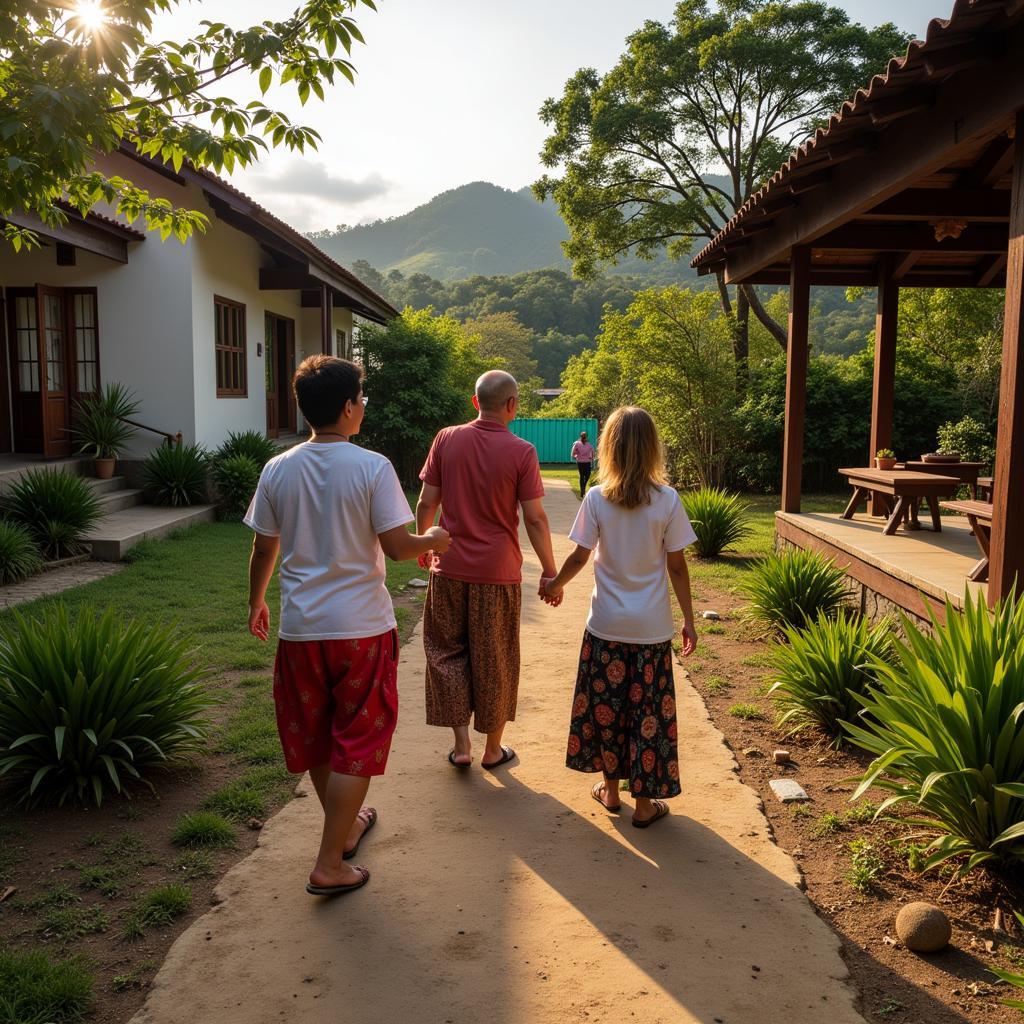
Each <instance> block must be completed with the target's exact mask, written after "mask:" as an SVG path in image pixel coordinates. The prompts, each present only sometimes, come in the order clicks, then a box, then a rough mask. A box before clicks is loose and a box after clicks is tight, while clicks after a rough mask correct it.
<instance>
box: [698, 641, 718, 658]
mask: <svg viewBox="0 0 1024 1024" xmlns="http://www.w3.org/2000/svg"><path fill="white" fill-rule="evenodd" d="M700 653H701V654H703V655H704V657H705V658H707V660H708V661H718V660H719V654H718V652H717V651H713V650H712V649H711V648H710V647H708V645H707V644H705V645H704V647H703V649H702V650H701V652H700Z"/></svg>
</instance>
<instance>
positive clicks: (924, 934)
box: [896, 902, 953, 953]
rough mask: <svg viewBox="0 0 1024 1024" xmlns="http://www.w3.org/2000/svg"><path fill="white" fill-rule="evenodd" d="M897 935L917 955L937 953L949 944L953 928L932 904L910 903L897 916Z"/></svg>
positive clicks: (941, 912) (947, 919)
mask: <svg viewBox="0 0 1024 1024" xmlns="http://www.w3.org/2000/svg"><path fill="white" fill-rule="evenodd" d="M896 934H897V935H898V936H899V938H900V942H902V943H903V945H904V946H906V947H907V949H909V950H912V951H913V952H915V953H937V952H938V951H939V950H940V949H944V948H945V947H946V946H947V945H948V944H949V940H950V939H951V938H952V936H953V926H952V925H951V924H950V923H949V918H948V917H947V916H946V915H945V913H944V912H943V911H941V910H940V909H939V908H938V907H936V906H933V905H932V904H931V903H920V902H918V903H908V904H907V905H906V906H905V907H903V908H902V909H901V910H900V912H899V913H898V914H897V915H896Z"/></svg>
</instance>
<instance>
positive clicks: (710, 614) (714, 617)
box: [700, 608, 722, 622]
mask: <svg viewBox="0 0 1024 1024" xmlns="http://www.w3.org/2000/svg"><path fill="white" fill-rule="evenodd" d="M700 617H701V618H702V619H709V620H710V621H712V622H717V621H718V620H719V619H720V618H721V617H722V616H721V615H719V614H718V612H714V611H712V610H711V609H710V608H709V609H708V610H707V611H703V612H701V613H700Z"/></svg>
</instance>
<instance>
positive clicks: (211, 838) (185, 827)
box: [171, 811, 236, 847]
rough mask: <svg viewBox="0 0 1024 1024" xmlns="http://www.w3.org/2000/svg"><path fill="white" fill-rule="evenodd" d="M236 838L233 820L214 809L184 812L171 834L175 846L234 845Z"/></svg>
mask: <svg viewBox="0 0 1024 1024" xmlns="http://www.w3.org/2000/svg"><path fill="white" fill-rule="evenodd" d="M235 840H236V836H235V830H234V828H233V826H232V825H231V822H229V821H226V820H225V819H224V818H222V817H221V816H220V815H219V814H214V813H213V812H212V811H194V812H192V813H191V814H183V815H182V816H181V817H180V818H179V819H178V823H177V824H176V825H175V826H174V832H173V833H172V834H171V842H172V843H174V845H175V846H191V847H201V846H234V845H235Z"/></svg>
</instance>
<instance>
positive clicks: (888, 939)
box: [882, 935, 899, 946]
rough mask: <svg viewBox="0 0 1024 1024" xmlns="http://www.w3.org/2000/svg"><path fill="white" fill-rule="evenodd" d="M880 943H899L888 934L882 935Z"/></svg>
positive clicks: (886, 944)
mask: <svg viewBox="0 0 1024 1024" xmlns="http://www.w3.org/2000/svg"><path fill="white" fill-rule="evenodd" d="M882 945H884V946H898V945H899V943H898V942H897V941H896V940H895V939H894V938H892V937H891V936H889V935H883V936H882Z"/></svg>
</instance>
